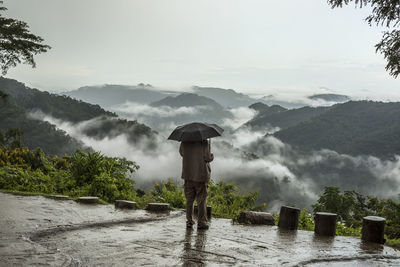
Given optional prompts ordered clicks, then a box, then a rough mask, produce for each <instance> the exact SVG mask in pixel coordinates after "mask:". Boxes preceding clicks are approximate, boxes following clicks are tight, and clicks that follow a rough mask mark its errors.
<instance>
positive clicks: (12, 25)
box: [0, 1, 50, 75]
mask: <svg viewBox="0 0 400 267" xmlns="http://www.w3.org/2000/svg"><path fill="white" fill-rule="evenodd" d="M2 4H3V1H0V5H2ZM5 10H7V9H6V8H5V7H3V6H0V12H4V11H5ZM42 42H43V38H41V37H40V36H37V35H34V34H32V33H31V32H30V31H29V26H28V24H26V23H25V22H23V21H20V20H16V19H11V18H6V17H4V16H3V14H1V13H0V68H1V72H2V74H3V75H6V74H7V71H8V70H9V69H10V68H12V67H15V66H16V65H17V64H20V63H25V64H28V65H31V66H32V67H35V66H36V63H35V60H34V58H33V56H34V55H37V54H40V53H44V52H47V50H49V49H50V46H48V45H44V44H42Z"/></svg>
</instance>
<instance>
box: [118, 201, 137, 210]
mask: <svg viewBox="0 0 400 267" xmlns="http://www.w3.org/2000/svg"><path fill="white" fill-rule="evenodd" d="M115 208H116V209H136V202H133V201H128V200H115Z"/></svg>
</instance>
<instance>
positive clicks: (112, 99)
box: [64, 84, 169, 107]
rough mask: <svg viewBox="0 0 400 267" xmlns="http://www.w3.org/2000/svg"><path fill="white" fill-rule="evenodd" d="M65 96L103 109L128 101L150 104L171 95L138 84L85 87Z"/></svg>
mask: <svg viewBox="0 0 400 267" xmlns="http://www.w3.org/2000/svg"><path fill="white" fill-rule="evenodd" d="M64 94H65V95H68V96H71V97H74V98H77V99H80V100H83V101H85V102H88V103H92V104H98V105H101V106H103V107H110V106H113V105H118V104H123V103H125V102H127V101H130V102H136V103H141V104H149V103H151V102H154V101H158V100H161V99H163V98H164V97H166V96H168V95H169V94H168V93H166V92H161V91H157V90H154V88H153V87H152V86H151V85H145V84H138V85H137V86H127V85H112V84H106V85H102V86H84V87H80V88H79V89H77V90H74V91H69V92H65V93H64Z"/></svg>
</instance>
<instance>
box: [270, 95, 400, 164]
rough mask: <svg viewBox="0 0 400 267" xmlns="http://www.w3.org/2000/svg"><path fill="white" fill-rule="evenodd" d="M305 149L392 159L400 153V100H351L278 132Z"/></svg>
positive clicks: (285, 139)
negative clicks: (390, 101)
mask: <svg viewBox="0 0 400 267" xmlns="http://www.w3.org/2000/svg"><path fill="white" fill-rule="evenodd" d="M275 136H276V137H277V138H279V139H280V140H282V141H283V142H285V143H289V144H291V145H294V146H297V147H299V148H302V149H307V150H309V149H323V148H327V149H331V150H335V151H337V152H339V153H346V154H351V155H360V154H365V155H374V156H377V157H381V158H390V157H392V156H393V155H394V154H400V103H383V102H373V101H357V102H355V101H350V102H347V103H344V104H337V105H335V106H334V107H332V108H331V109H330V110H328V111H327V112H325V113H323V114H321V115H319V116H317V117H314V118H311V119H310V120H308V121H304V122H302V123H300V124H298V125H296V126H293V127H290V128H288V129H284V130H282V131H279V132H277V133H275Z"/></svg>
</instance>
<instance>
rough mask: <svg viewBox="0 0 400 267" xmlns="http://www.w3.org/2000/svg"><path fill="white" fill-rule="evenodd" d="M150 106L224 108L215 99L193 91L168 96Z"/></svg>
mask: <svg viewBox="0 0 400 267" xmlns="http://www.w3.org/2000/svg"><path fill="white" fill-rule="evenodd" d="M150 106H153V107H160V106H169V107H174V108H179V107H194V106H209V107H212V108H215V109H220V110H222V109H223V107H222V106H221V105H220V104H219V103H217V102H216V101H215V100H213V99H211V98H208V97H204V96H199V95H197V94H192V93H182V94H180V95H177V96H167V97H166V98H163V99H161V100H160V101H156V102H153V103H150Z"/></svg>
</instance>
